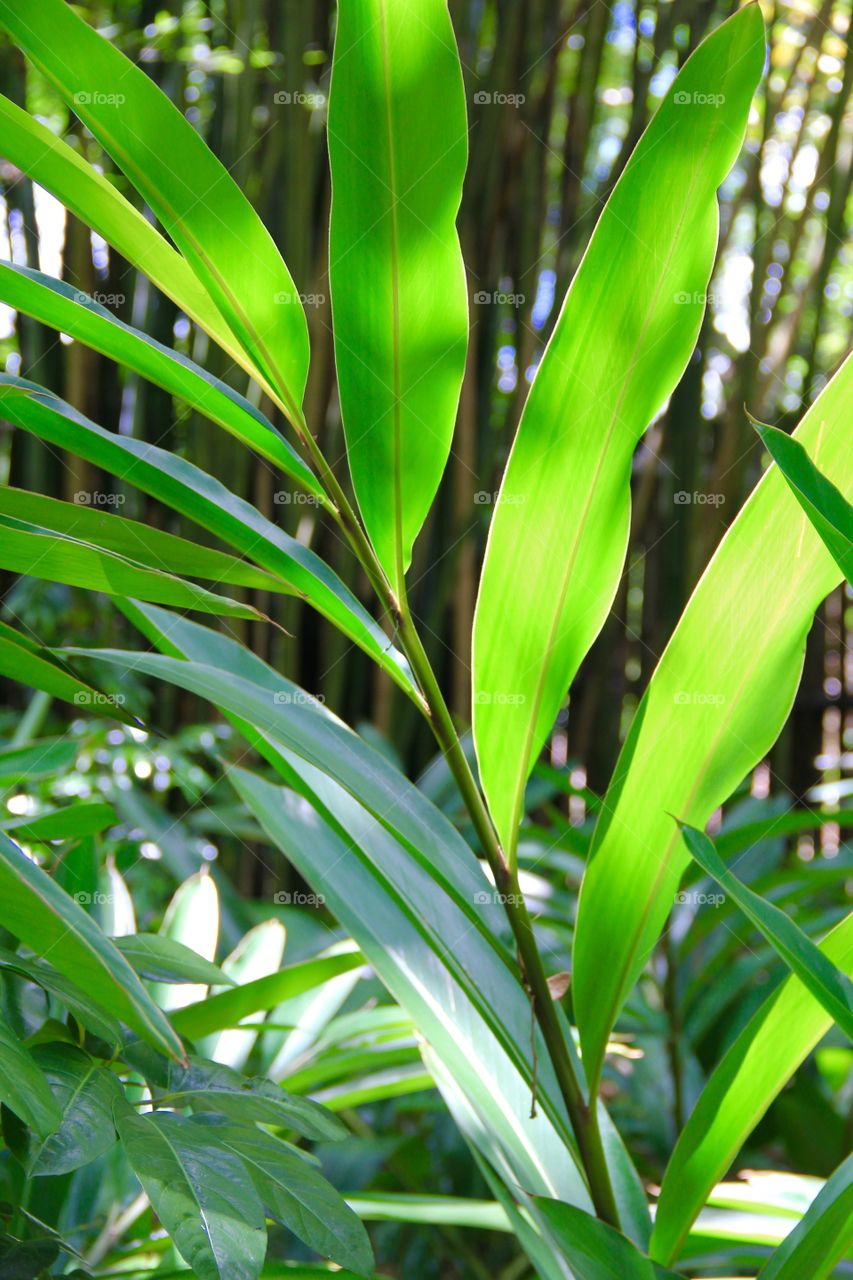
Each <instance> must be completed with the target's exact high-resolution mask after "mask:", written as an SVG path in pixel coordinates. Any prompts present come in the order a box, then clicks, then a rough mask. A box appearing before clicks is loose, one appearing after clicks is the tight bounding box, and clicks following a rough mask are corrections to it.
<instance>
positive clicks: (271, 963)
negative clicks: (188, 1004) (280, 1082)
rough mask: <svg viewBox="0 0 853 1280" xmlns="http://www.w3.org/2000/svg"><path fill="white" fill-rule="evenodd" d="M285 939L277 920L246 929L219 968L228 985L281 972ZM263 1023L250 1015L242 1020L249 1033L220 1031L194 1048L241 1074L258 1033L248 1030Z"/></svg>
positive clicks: (282, 926)
mask: <svg viewBox="0 0 853 1280" xmlns="http://www.w3.org/2000/svg"><path fill="white" fill-rule="evenodd" d="M285 938H286V934H285V929H284V925H283V924H282V923H281V921H280V920H265V921H263V922H262V923H261V924H258V925H255V927H254V929H250V930H249V932H248V933H247V934H245V936H244V937H243V938H241V939H240V941H239V942H238V944H237V946H236V947H235V948H234V950H233V951H232V952H231V954H230V955H229V956H226V958H225V959H224V960H223V962H222V968H223V970H224V972H225V973H226V974H227V975H228V980H229V982H231V984H232V985H233V984H234V983H235V982H237V983H239V984H240V985H241V986H242V985H243V984H244V983H247V982H251V981H253V980H254V981H258V980H260V979H261V978H264V977H269V976H270V975H271V974H275V973H277V972H278V970H279V969H280V968H281V961H282V956H283V955H284V944H285ZM217 994H221V992H217V991H216V989H215V988H214V990H213V991H212V992H211V995H217ZM263 1020H264V1018H263V1013H262V1012H261V1013H253V1014H251V1015H250V1016H249V1017H248V1018H246V1019H244V1020H243V1021H244V1023H245V1024H247V1025H249V1030H246V1031H239V1030H237V1029H231V1030H228V1031H223V1032H221V1033H220V1034H219V1035H216V1036H212V1037H211V1038H210V1040H208V1041H205V1042H203V1043H201V1044H197V1045H196V1048H197V1049H198V1051H199V1053H202V1054H204V1056H205V1057H206V1058H213V1059H214V1060H215V1061H216V1062H222V1063H224V1064H225V1065H226V1066H228V1067H235V1068H236V1069H237V1070H242V1068H243V1067H244V1066H245V1064H246V1062H247V1061H248V1058H249V1054H250V1053H251V1052H252V1047H253V1045H254V1043H255V1041H256V1040H257V1038H258V1033H257V1031H256V1030H252V1029H251V1024H255V1025H256V1026H257V1025H260V1024H261V1023H262V1022H263Z"/></svg>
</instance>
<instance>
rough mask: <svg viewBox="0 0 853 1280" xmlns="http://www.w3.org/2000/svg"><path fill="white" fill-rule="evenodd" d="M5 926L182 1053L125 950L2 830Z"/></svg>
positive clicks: (152, 1040) (157, 1041) (0, 917)
mask: <svg viewBox="0 0 853 1280" xmlns="http://www.w3.org/2000/svg"><path fill="white" fill-rule="evenodd" d="M0 924H2V925H3V926H4V927H5V928H6V929H8V930H9V932H10V933H13V934H14V935H15V936H16V937H18V938H20V939H21V941H22V942H23V943H25V944H26V946H28V947H30V948H31V950H33V951H35V952H36V953H37V954H39V955H49V956H50V962H51V964H52V965H53V966H54V967H55V968H56V969H58V970H59V971H60V973H63V974H65V975H66V976H67V977H70V978H71V979H72V981H73V982H75V983H80V984H81V985H82V987H83V989H84V990H85V991H86V992H88V993H90V994H91V995H92V996H93V997H94V999H95V1000H97V1001H98V1003H99V1004H102V1005H104V1006H105V1008H107V1009H109V1010H110V1011H111V1012H112V1013H114V1014H115V1015H116V1016H117V1017H118V1018H120V1019H121V1020H122V1022H125V1023H127V1025H128V1026H129V1027H130V1028H131V1029H132V1030H133V1031H135V1032H136V1033H137V1035H139V1036H141V1037H142V1038H143V1039H144V1040H146V1041H147V1042H148V1043H149V1044H152V1045H154V1046H155V1047H156V1048H158V1049H159V1050H160V1051H161V1052H163V1053H166V1054H168V1055H169V1056H171V1057H174V1058H181V1057H183V1048H182V1046H181V1042H180V1040H179V1039H178V1037H177V1036H176V1035H175V1033H174V1031H173V1030H172V1028H171V1027H170V1026H169V1024H168V1022H167V1021H166V1019H165V1018H164V1016H163V1014H162V1013H161V1012H160V1010H159V1009H158V1008H157V1006H156V1005H155V1004H154V1003H153V1001H152V1000H151V998H150V996H149V995H148V993H147V991H146V990H145V988H144V987H143V985H142V983H141V982H140V981H139V979H138V978H137V976H136V974H135V973H134V972H133V970H132V969H131V967H130V965H129V964H128V963H127V961H126V960H125V958H124V956H123V955H122V954H121V952H120V951H119V950H118V949H117V948H116V947H115V946H114V945H113V943H112V942H110V940H109V938H107V937H105V935H104V934H103V933H102V932H101V930H100V929H99V928H98V926H97V925H96V924H95V922H94V921H93V920H92V919H91V918H90V917H89V916H88V915H87V914H86V912H85V911H84V910H83V908H82V907H81V906H80V905H79V904H78V903H76V902H75V901H74V899H73V898H70V897H69V896H68V894H67V893H64V892H63V890H62V889H60V888H59V886H58V885H57V884H55V883H54V882H53V880H51V878H50V876H49V875H47V874H46V872H44V871H42V870H41V868H40V867H37V866H36V864H35V863H34V862H31V861H30V859H29V858H27V857H26V856H25V855H24V854H23V853H22V852H21V850H20V849H19V848H18V847H17V845H14V844H13V843H12V841H11V840H10V839H9V838H8V836H5V835H3V834H2V832H0Z"/></svg>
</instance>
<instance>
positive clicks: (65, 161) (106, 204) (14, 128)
mask: <svg viewBox="0 0 853 1280" xmlns="http://www.w3.org/2000/svg"><path fill="white" fill-rule="evenodd" d="M0 155H3V156H5V157H6V159H7V160H9V161H10V162H11V163H12V164H14V165H15V167H16V168H17V169H20V170H21V172H22V173H26V174H27V175H28V176H29V177H30V178H32V180H33V182H37V183H38V185H39V186H40V187H44V189H45V191H49V192H50V193H51V195H53V196H55V197H56V199H57V200H59V201H60V202H61V203H62V204H64V205H65V207H66V208H67V209H69V210H70V211H71V212H72V213H74V214H76V215H77V217H78V218H80V220H81V221H82V222H84V223H86V225H87V226H90V227H91V228H92V229H93V230H94V231H97V233H98V235H100V236H103V238H104V239H105V240H106V241H107V242H108V243H109V244H111V245H113V246H114V247H115V248H116V249H118V251H119V253H120V254H121V255H122V257H124V258H127V260H128V262H131V263H133V265H134V266H135V267H137V268H138V269H139V270H140V271H141V272H142V273H143V274H144V275H146V276H147V277H148V279H149V280H151V281H152V282H153V283H154V284H155V285H156V286H157V288H158V289H161V290H162V291H163V293H165V294H166V295H167V297H169V298H171V299H172V301H173V302H175V303H176V304H177V305H178V306H179V307H180V309H181V310H182V311H185V312H186V314H187V315H188V316H189V317H190V319H192V320H195V322H196V323H197V324H198V325H200V326H201V328H202V329H204V330H205V332H206V333H208V334H210V336H211V337H212V338H214V339H215V341H216V342H218V343H219V345H220V346H221V347H222V349H223V350H224V351H227V352H228V354H229V355H230V356H231V357H232V358H233V359H234V361H235V363H237V364H238V365H240V366H241V367H242V368H244V369H245V370H246V371H247V372H248V373H250V374H251V375H252V377H254V378H257V379H258V380H259V381H263V377H262V375H261V373H260V372H259V370H257V369H256V368H255V366H254V365H253V364H252V361H251V359H250V357H249V356H248V355H247V354H246V353H245V352H244V351H243V349H242V347H241V346H240V343H239V341H238V340H237V338H236V337H235V336H234V334H233V333H232V332H231V330H230V329H229V327H228V324H227V323H226V321H225V320H224V319H223V317H222V316H221V315H220V313H219V311H218V310H217V309H216V306H215V305H214V303H213V301H212V299H211V298H210V296H209V294H208V293H207V290H206V289H205V288H204V285H203V284H201V282H200V281H199V280H198V279H197V278H196V276H195V274H194V272H193V269H192V267H191V266H190V265H189V263H188V262H186V260H185V259H184V258H182V257H181V255H180V254H179V253H178V252H177V250H175V249H174V248H173V247H172V246H171V245H170V244H169V242H168V240H167V239H166V238H165V236H163V235H161V233H160V232H159V231H158V230H157V228H156V227H154V226H152V225H151V223H150V222H149V221H148V220H147V218H145V217H144V216H143V215H142V214H141V213H140V212H139V211H138V210H137V209H135V208H134V206H133V205H132V204H131V203H130V201H129V200H126V199H125V197H124V196H123V195H122V194H121V192H120V191H119V190H118V188H117V187H116V186H115V185H114V184H113V183H112V182H110V181H109V180H108V179H107V178H105V177H104V175H103V174H101V173H99V172H98V170H97V169H96V168H95V167H94V166H93V165H91V164H88V163H87V162H86V160H84V159H83V157H82V156H81V155H80V154H79V152H78V151H76V150H74V149H73V148H72V147H70V146H69V145H68V143H67V142H64V141H63V140H62V138H58V137H57V136H56V134H54V133H53V132H52V131H51V130H50V129H48V127H47V126H46V125H44V124H42V123H41V121H40V120H36V119H35V118H34V117H33V116H31V115H29V113H28V112H26V111H24V110H23V108H21V107H19V106H17V105H16V104H15V103H14V102H10V101H9V99H8V98H4V97H3V95H2V94H0Z"/></svg>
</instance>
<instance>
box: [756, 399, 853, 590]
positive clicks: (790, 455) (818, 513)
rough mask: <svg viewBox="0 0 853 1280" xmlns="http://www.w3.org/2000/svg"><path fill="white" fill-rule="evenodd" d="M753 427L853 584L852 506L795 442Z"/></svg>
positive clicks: (775, 431) (772, 429) (768, 429)
mask: <svg viewBox="0 0 853 1280" xmlns="http://www.w3.org/2000/svg"><path fill="white" fill-rule="evenodd" d="M754 426H755V429H756V431H757V432H758V434H759V436H760V437H761V443H762V444H763V445H764V447H765V449H766V450H767V451H768V453H769V454H770V456H771V458H772V459H773V461H774V462H775V463H776V465H777V466H778V468H779V470H780V471H781V472H782V475H783V476H784V477H785V479H786V480H787V481H788V484H789V485H790V486H791V492H792V493H793V495H794V497H795V498H796V499H797V501H798V502H799V504H800V506H801V507H802V508H803V511H805V513H806V515H807V516H808V518H809V519H810V520H811V522H812V524H813V525H814V527H815V528H816V529H817V531H818V533H819V534H820V536H821V537H822V538H823V540H824V542H825V543H826V545H827V547H828V548H829V550H830V551H831V552H832V554H833V556H834V557H835V562H836V564H837V565H838V567H839V569H840V570H841V572H842V573H843V574H844V576H845V578H846V579H847V581H848V582H853V506H851V505H850V503H849V502H848V501H847V499H846V498H845V497H844V495H843V494H841V493H839V492H838V490H837V489H836V487H835V485H834V484H833V483H832V481H831V480H828V479H827V478H826V476H825V475H823V473H822V472H821V471H820V470H819V469H818V468H817V467H816V466H815V464H814V463H813V462H812V460H811V458H810V457H809V455H808V454H807V453H806V451H805V449H804V448H803V446H802V445H801V444H800V442H799V441H798V440H795V439H794V437H793V436H789V435H788V434H787V433H786V432H784V431H780V430H779V428H778V427H765V426H762V424H761V423H760V422H756V423H754ZM817 447H818V449H819V448H820V441H818V446H817Z"/></svg>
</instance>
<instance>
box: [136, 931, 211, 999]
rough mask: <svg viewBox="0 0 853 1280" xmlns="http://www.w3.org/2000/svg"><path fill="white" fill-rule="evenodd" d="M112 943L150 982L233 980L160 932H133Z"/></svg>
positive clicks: (208, 982)
mask: <svg viewBox="0 0 853 1280" xmlns="http://www.w3.org/2000/svg"><path fill="white" fill-rule="evenodd" d="M114 942H115V944H116V946H117V947H118V949H119V951H120V952H121V953H122V955H123V956H124V957H125V959H127V960H129V961H130V963H131V964H132V965H133V967H134V969H135V970H136V972H137V973H138V974H139V976H140V977H141V978H148V979H150V980H151V981H152V982H195V983H204V984H205V986H208V985H210V984H211V983H219V984H221V985H225V986H233V985H234V982H233V979H232V978H230V977H229V976H228V974H227V973H224V972H223V971H222V969H220V968H219V966H218V965H215V964H213V963H211V961H210V960H206V959H205V958H204V956H200V955H198V954H197V953H196V952H195V951H193V950H191V948H190V947H185V946H184V945H183V943H181V942H177V941H176V940H175V939H174V938H168V937H164V935H163V934H161V933H132V934H129V935H128V936H127V937H124V938H115V939H114Z"/></svg>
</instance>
